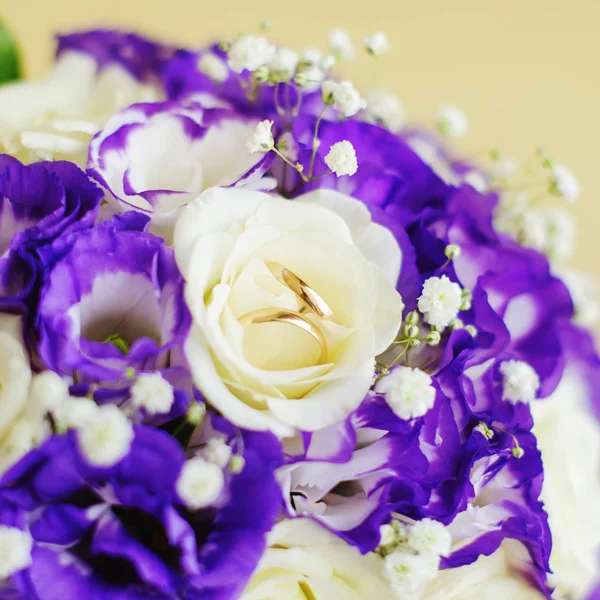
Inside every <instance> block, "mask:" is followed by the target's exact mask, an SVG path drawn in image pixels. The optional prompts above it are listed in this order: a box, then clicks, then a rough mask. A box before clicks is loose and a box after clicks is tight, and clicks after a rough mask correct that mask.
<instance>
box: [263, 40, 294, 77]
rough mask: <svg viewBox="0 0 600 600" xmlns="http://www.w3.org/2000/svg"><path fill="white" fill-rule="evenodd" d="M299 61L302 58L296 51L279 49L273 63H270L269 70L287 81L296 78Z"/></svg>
mask: <svg viewBox="0 0 600 600" xmlns="http://www.w3.org/2000/svg"><path fill="white" fill-rule="evenodd" d="M299 61H300V57H299V56H298V53H297V52H294V50H290V49H289V48H279V49H278V50H277V52H276V54H275V56H274V57H273V59H272V60H271V62H269V70H270V71H271V72H273V73H277V74H278V75H279V76H280V77H283V78H284V79H285V80H289V79H291V78H292V77H293V76H294V73H295V72H296V68H297V66H298V62H299Z"/></svg>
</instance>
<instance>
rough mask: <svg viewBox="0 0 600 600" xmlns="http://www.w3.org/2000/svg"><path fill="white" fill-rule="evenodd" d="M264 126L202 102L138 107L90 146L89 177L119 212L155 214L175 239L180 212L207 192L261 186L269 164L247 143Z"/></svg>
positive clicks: (154, 226) (159, 226) (162, 230)
mask: <svg viewBox="0 0 600 600" xmlns="http://www.w3.org/2000/svg"><path fill="white" fill-rule="evenodd" d="M256 126H257V121H255V120H252V119H246V118H242V117H240V116H239V115H237V114H235V113H233V112H231V111H227V110H218V109H214V110H208V109H205V108H203V107H202V106H200V105H199V104H196V103H186V104H180V103H177V102H166V103H154V104H136V105H133V106H130V107H129V108H127V109H125V110H124V111H122V112H120V113H118V114H116V115H115V116H114V117H113V118H112V119H111V120H110V121H109V122H108V123H107V124H106V127H105V128H104V130H103V131H102V132H100V133H99V134H98V135H97V136H96V137H95V138H94V139H93V140H92V143H91V145H90V156H89V160H88V173H89V174H90V175H91V176H92V177H93V178H94V179H96V180H97V181H98V183H100V185H101V186H102V187H103V188H104V189H105V190H106V192H107V196H106V199H107V201H108V202H109V203H110V204H111V206H112V207H113V208H114V210H115V211H116V212H117V213H121V212H124V211H127V210H135V211H138V212H141V213H143V214H145V215H148V216H149V217H150V219H151V226H150V227H151V230H152V231H154V232H156V233H158V234H160V235H162V236H164V237H166V238H170V237H171V235H172V229H173V226H174V224H175V220H176V219H177V216H178V215H179V213H180V212H181V209H182V208H183V207H184V206H185V205H186V204H188V202H190V201H191V200H193V199H194V198H196V197H197V196H198V195H199V194H200V193H201V192H202V191H203V190H205V189H207V188H210V187H213V186H216V185H219V186H231V185H234V186H241V185H252V184H257V185H259V186H261V185H262V186H264V185H266V186H267V188H268V187H269V183H268V181H263V182H259V180H260V178H261V177H262V175H263V174H264V173H265V171H266V170H267V168H268V167H269V164H270V159H269V158H268V157H265V156H261V155H259V156H251V155H250V153H249V152H248V150H247V147H246V142H247V140H248V139H249V138H250V136H251V135H252V133H253V132H254V130H255V128H256Z"/></svg>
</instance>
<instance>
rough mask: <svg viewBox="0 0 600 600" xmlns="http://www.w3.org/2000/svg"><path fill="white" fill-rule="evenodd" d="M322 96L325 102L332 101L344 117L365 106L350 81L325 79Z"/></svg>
mask: <svg viewBox="0 0 600 600" xmlns="http://www.w3.org/2000/svg"><path fill="white" fill-rule="evenodd" d="M322 96H323V100H324V101H325V102H328V103H332V104H333V107H334V108H335V109H336V110H339V111H340V112H341V113H342V114H343V115H344V116H345V117H352V116H354V115H355V114H356V113H357V112H359V111H361V110H363V108H366V106H367V103H366V102H365V101H364V100H363V99H362V98H361V97H360V94H359V93H358V91H357V90H356V88H355V87H354V85H353V84H352V82H351V81H342V82H341V83H338V82H337V81H326V82H325V83H324V84H323V89H322Z"/></svg>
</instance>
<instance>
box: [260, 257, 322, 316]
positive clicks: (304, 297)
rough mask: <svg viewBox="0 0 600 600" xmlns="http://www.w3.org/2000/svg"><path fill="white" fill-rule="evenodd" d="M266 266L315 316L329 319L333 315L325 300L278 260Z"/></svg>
mask: <svg viewBox="0 0 600 600" xmlns="http://www.w3.org/2000/svg"><path fill="white" fill-rule="evenodd" d="M267 268H268V269H269V270H270V271H271V273H273V275H274V276H275V278H277V279H278V280H279V281H281V283H283V284H284V285H286V286H287V287H289V288H290V290H292V292H294V294H296V296H298V299H299V300H300V302H302V304H303V305H304V306H305V307H306V308H308V309H310V310H311V311H312V312H314V313H315V314H316V315H317V317H320V318H321V319H331V318H332V317H333V311H332V310H331V309H330V308H329V306H328V304H327V302H325V300H323V298H321V296H319V294H317V292H315V290H313V289H312V288H311V287H310V286H309V285H308V284H307V283H306V282H305V281H303V280H302V279H300V277H298V275H296V274H295V273H294V272H292V271H290V270H289V269H287V268H286V267H284V266H283V265H280V264H279V263H278V262H269V263H267ZM300 312H303V310H300Z"/></svg>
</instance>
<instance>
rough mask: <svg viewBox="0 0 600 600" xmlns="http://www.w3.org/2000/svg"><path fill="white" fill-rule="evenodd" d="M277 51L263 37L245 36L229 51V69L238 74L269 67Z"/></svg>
mask: <svg viewBox="0 0 600 600" xmlns="http://www.w3.org/2000/svg"><path fill="white" fill-rule="evenodd" d="M276 51H277V49H276V48H275V46H273V44H271V43H270V42H269V41H268V40H267V38H266V37H264V36H262V35H244V36H242V37H240V38H239V39H238V40H236V41H235V42H234V43H233V44H232V46H231V49H230V50H229V54H228V62H229V67H230V68H231V70H232V71H235V72H236V73H241V72H242V71H256V70H257V69H259V68H260V67H264V66H265V65H267V64H268V63H269V62H271V60H273V57H274V56H275V52H276Z"/></svg>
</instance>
